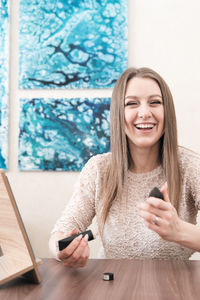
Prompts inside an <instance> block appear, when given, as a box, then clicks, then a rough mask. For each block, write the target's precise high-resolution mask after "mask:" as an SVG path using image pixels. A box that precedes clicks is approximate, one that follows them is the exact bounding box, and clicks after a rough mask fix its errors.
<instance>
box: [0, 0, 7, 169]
mask: <svg viewBox="0 0 200 300" xmlns="http://www.w3.org/2000/svg"><path fill="white" fill-rule="evenodd" d="M0 4H1V6H0V168H1V169H4V170H6V169H7V156H8V155H7V153H8V56H9V51H8V40H9V38H8V35H9V15H8V12H9V10H8V5H9V3H8V0H0Z"/></svg>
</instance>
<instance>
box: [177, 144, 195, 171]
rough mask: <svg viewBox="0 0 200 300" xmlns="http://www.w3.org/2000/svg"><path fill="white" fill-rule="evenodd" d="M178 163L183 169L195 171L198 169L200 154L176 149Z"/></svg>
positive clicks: (180, 147)
mask: <svg viewBox="0 0 200 300" xmlns="http://www.w3.org/2000/svg"><path fill="white" fill-rule="evenodd" d="M178 156H179V163H180V166H181V167H182V168H183V169H186V168H187V169H188V168H189V169H191V168H192V169H196V168H199V167H200V154H199V153H197V152H195V151H193V150H190V149H188V148H185V147H183V146H179V147H178Z"/></svg>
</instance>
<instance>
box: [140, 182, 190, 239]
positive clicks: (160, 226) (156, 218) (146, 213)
mask: <svg viewBox="0 0 200 300" xmlns="http://www.w3.org/2000/svg"><path fill="white" fill-rule="evenodd" d="M161 192H162V194H163V196H164V201H163V200H161V199H158V198H154V197H150V198H148V199H147V200H146V202H144V203H140V204H139V205H138V208H139V215H140V216H141V217H142V218H143V219H144V221H145V225H146V226H147V227H148V228H149V229H151V230H153V231H155V232H157V233H158V234H159V235H160V237H161V238H163V239H164V240H167V241H171V242H180V241H181V238H182V230H183V223H184V222H183V221H182V220H181V219H180V218H179V216H178V214H177V212H176V209H175V208H174V206H173V205H172V204H171V203H170V201H169V197H168V193H167V184H165V185H164V186H163V187H162V188H161Z"/></svg>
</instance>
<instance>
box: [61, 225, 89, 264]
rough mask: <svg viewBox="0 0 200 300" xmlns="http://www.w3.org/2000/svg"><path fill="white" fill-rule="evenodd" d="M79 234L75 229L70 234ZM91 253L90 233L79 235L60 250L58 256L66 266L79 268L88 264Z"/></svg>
mask: <svg viewBox="0 0 200 300" xmlns="http://www.w3.org/2000/svg"><path fill="white" fill-rule="evenodd" d="M74 234H77V230H76V229H74V230H73V231H72V232H71V234H70V236H72V235H74ZM89 255H90V248H89V246H88V235H87V234H86V235H85V236H84V237H83V236H82V235H79V236H77V237H76V238H75V239H74V240H73V241H72V242H71V243H70V244H69V245H68V246H67V247H66V248H65V249H63V250H62V251H60V252H59V254H58V258H59V259H60V260H61V262H62V263H63V265H64V266H65V267H70V268H79V267H84V266H85V265H86V264H87V261H88V257H89Z"/></svg>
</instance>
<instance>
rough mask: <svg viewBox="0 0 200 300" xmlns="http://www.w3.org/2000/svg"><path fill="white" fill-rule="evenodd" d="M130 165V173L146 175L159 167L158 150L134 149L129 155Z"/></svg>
mask: <svg viewBox="0 0 200 300" xmlns="http://www.w3.org/2000/svg"><path fill="white" fill-rule="evenodd" d="M131 159H132V163H131V166H130V171H131V172H134V173H146V172H150V171H152V170H154V169H155V168H157V167H158V166H159V165H160V159H159V149H158V148H157V149H155V147H153V148H143V149H134V151H132V153H131Z"/></svg>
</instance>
